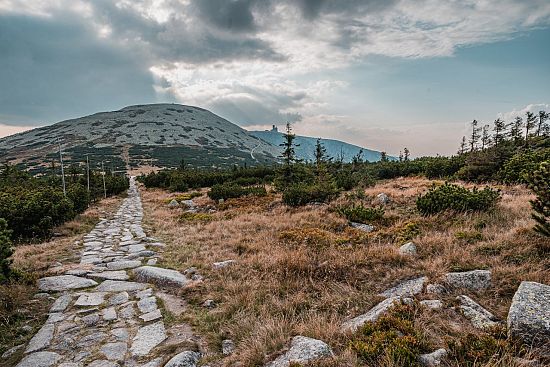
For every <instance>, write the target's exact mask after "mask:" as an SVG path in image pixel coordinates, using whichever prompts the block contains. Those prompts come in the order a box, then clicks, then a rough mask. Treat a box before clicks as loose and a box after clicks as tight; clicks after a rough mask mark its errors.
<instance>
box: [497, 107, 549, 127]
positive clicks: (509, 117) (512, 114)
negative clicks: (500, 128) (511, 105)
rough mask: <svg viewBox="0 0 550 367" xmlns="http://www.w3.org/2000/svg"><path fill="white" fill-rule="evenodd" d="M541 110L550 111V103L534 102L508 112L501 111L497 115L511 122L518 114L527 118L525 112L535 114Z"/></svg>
mask: <svg viewBox="0 0 550 367" xmlns="http://www.w3.org/2000/svg"><path fill="white" fill-rule="evenodd" d="M539 111H547V112H550V104H548V103H532V104H528V105H527V106H525V107H523V108H520V109H513V110H512V111H508V112H500V113H498V114H497V117H498V118H501V119H503V120H504V121H508V122H510V121H512V120H513V119H514V118H516V117H517V116H519V117H522V118H525V114H526V113H527V112H533V113H535V114H538V113H539Z"/></svg>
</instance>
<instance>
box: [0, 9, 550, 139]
mask: <svg viewBox="0 0 550 367" xmlns="http://www.w3.org/2000/svg"><path fill="white" fill-rule="evenodd" d="M548 24H550V3H549V2H548V1H541V0H525V1H519V0H484V1H473V0H469V1H434V0H421V1H418V0H415V1H412V0H402V1H397V0H392V1H385V0H350V1H339V0H293V1H291V0H279V1H276V0H232V1H228V0H94V1H92V2H91V1H85V0H55V1H51V0H0V49H2V55H1V56H0V83H1V85H9V86H10V89H9V90H7V89H5V88H3V90H2V91H1V92H0V111H2V114H3V116H0V117H3V118H2V121H7V118H8V117H9V118H10V123H28V122H34V123H38V122H40V121H44V120H47V121H54V120H56V119H61V118H64V117H67V116H75V115H79V114H83V113H88V112H94V111H97V110H105V109H110V108H117V107H121V106H124V105H127V104H134V103H146V102H154V101H156V100H157V99H163V100H164V99H173V100H176V101H179V102H181V103H187V104H194V105H199V106H202V107H205V108H211V109H212V110H213V111H214V112H217V113H219V114H221V115H222V116H224V117H226V118H229V119H231V120H232V121H234V122H236V123H239V124H241V125H245V126H246V125H263V124H266V125H268V124H271V123H280V122H281V121H296V122H298V124H297V126H303V127H304V128H305V127H307V126H309V128H310V129H316V130H318V131H323V129H324V128H326V129H329V130H330V129H332V130H330V131H331V132H336V133H340V135H342V134H344V133H345V134H347V136H349V137H350V138H353V139H358V137H357V136H358V134H366V135H364V136H366V137H367V138H368V139H369V140H368V142H372V141H373V139H374V138H372V137H371V136H370V135H369V134H374V133H377V134H381V135H384V134H386V133H383V132H382V131H373V130H371V131H366V130H361V129H359V130H357V129H358V126H360V125H361V119H359V118H358V117H357V116H355V117H353V116H352V117H349V118H347V117H346V118H342V116H341V114H339V113H337V112H335V111H334V110H333V109H334V108H333V107H332V106H331V104H332V101H333V100H334V99H335V98H334V97H335V96H336V95H338V94H341V93H344V92H345V88H346V83H344V82H343V81H341V80H340V79H339V78H338V77H337V76H334V75H338V74H337V72H338V71H341V70H346V68H349V67H351V66H354V65H356V64H360V63H363V62H364V61H365V60H368V59H369V57H372V56H375V55H383V56H387V57H395V58H430V57H449V56H452V55H453V54H454V53H455V52H456V50H457V49H459V48H461V47H468V46H472V45H478V44H483V43H489V42H495V41H498V40H506V39H509V38H512V37H516V36H517V35H518V34H521V32H524V31H528V30H532V29H537V28H539V27H545V26H548ZM333 71H334V72H335V74H331V72H333ZM313 79H315V80H313ZM350 115H351V113H350ZM320 116H325V117H326V116H339V117H338V121H343V122H342V123H341V124H340V125H338V124H335V123H334V122H331V121H329V120H330V119H328V118H322V117H320ZM313 121H317V122H316V125H315V126H313V125H308V124H312V123H313ZM348 123H349V124H351V125H350V126H351V127H348V128H347V129H346V128H345V127H346V126H347V125H346V124H348ZM335 126H339V127H338V128H335ZM354 129H356V130H354ZM329 130H327V132H328V131H329ZM394 130H395V129H394ZM346 131H347V132H346ZM394 133H395V131H393V130H392V132H391V133H387V134H386V135H387V136H391V135H392V134H394ZM373 144H377V143H376V142H374V143H373ZM380 145H382V143H380ZM388 150H389V149H388Z"/></svg>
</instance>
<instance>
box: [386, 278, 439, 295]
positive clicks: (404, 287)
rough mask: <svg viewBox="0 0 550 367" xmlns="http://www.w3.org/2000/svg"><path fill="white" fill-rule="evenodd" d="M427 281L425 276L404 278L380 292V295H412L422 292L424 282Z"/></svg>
mask: <svg viewBox="0 0 550 367" xmlns="http://www.w3.org/2000/svg"><path fill="white" fill-rule="evenodd" d="M427 281H428V278H427V277H420V278H416V279H411V280H406V281H404V282H401V283H399V284H398V285H396V286H395V287H393V288H390V289H388V290H386V291H384V292H382V293H380V296H382V297H404V296H414V295H417V294H419V293H422V290H423V289H424V284H426V282H427Z"/></svg>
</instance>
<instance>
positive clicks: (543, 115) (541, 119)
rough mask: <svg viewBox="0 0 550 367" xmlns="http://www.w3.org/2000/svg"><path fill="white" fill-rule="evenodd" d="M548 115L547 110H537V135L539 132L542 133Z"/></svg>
mask: <svg viewBox="0 0 550 367" xmlns="http://www.w3.org/2000/svg"><path fill="white" fill-rule="evenodd" d="M548 117H550V116H549V115H548V112H546V111H539V123H538V126H537V136H540V135H541V134H544V131H545V129H544V127H545V124H546V120H548Z"/></svg>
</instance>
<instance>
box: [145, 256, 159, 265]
mask: <svg viewBox="0 0 550 367" xmlns="http://www.w3.org/2000/svg"><path fill="white" fill-rule="evenodd" d="M157 262H158V259H157V258H154V259H149V260H147V265H157Z"/></svg>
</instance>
